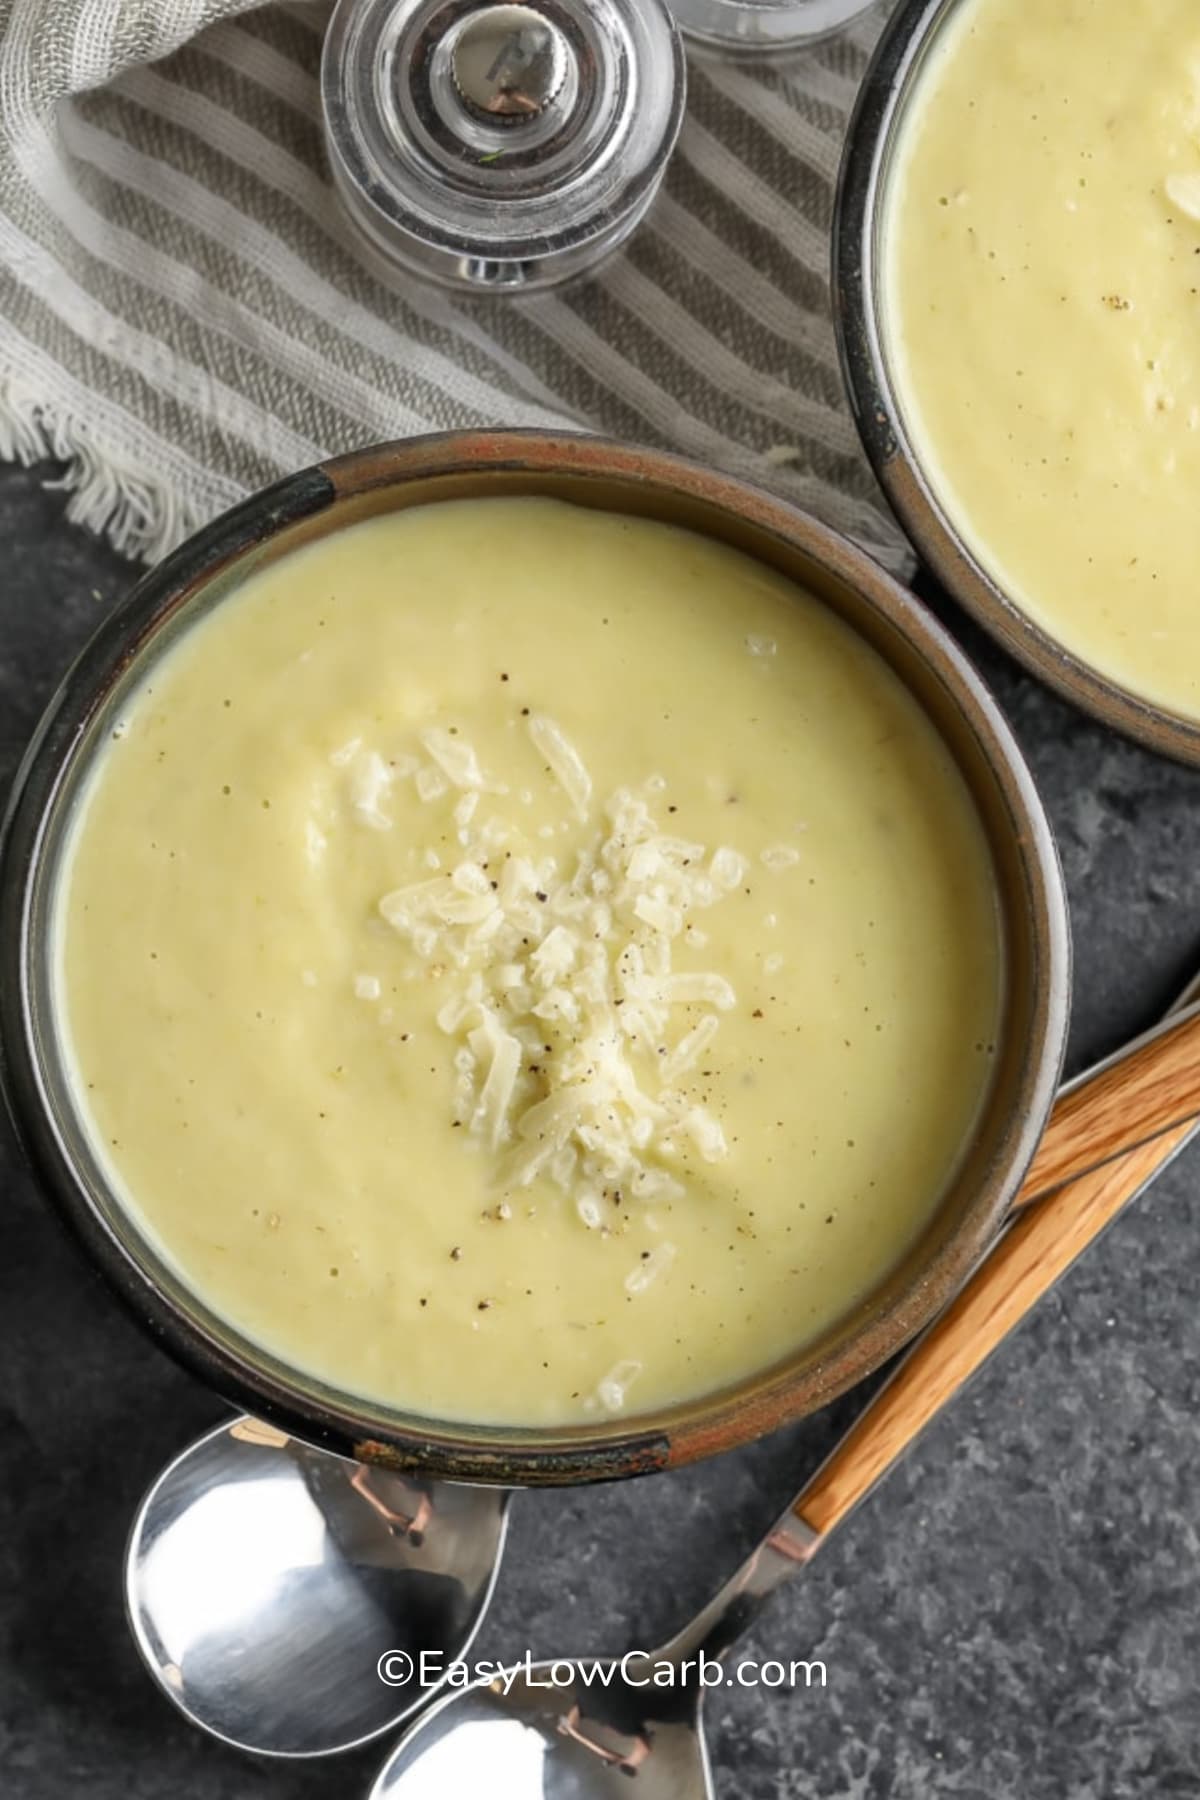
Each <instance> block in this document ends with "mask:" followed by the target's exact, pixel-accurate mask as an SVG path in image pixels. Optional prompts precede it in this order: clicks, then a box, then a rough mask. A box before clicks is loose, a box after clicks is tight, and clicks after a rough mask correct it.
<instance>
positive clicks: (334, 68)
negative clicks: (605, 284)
mask: <svg viewBox="0 0 1200 1800" xmlns="http://www.w3.org/2000/svg"><path fill="white" fill-rule="evenodd" d="M684 84H685V74H684V62H683V53H682V50H681V47H680V41H679V35H678V33H677V31H676V29H675V27H674V24H673V23H672V19H671V16H670V14H669V13H668V11H667V9H666V6H665V5H664V4H663V0H527V3H526V4H522V5H496V4H491V3H489V0H339V5H338V7H337V9H336V11H335V13H334V16H333V20H332V22H331V24H330V28H329V35H328V37H327V39H326V42H325V53H324V59H323V63H322V71H321V87H322V101H323V106H324V113H325V133H326V141H327V144H328V149H329V157H330V162H331V165H332V168H333V174H334V178H335V181H336V182H337V185H338V188H339V190H340V192H341V195H342V198H343V200H344V202H345V204H346V206H347V207H348V209H349V211H350V214H351V216H352V217H353V218H354V220H355V221H356V223H357V224H358V226H359V228H360V229H361V230H362V231H363V233H364V234H365V235H366V237H367V238H368V239H369V240H370V242H371V243H372V244H373V245H374V247H375V249H376V250H377V251H379V252H381V253H382V254H383V255H384V256H385V257H386V258H388V259H389V260H390V261H391V262H393V263H399V264H400V265H402V266H403V267H405V268H407V269H410V270H413V271H415V272H417V273H419V274H424V275H427V276H432V277H434V278H435V279H438V280H441V281H443V282H446V283H449V284H451V285H453V286H455V287H457V288H459V289H462V290H464V291H475V292H486V291H489V290H495V289H497V288H506V289H509V290H516V291H528V290H531V289H535V288H540V287H547V286H549V285H550V284H551V283H554V282H557V281H562V280H565V279H566V278H567V277H568V276H570V275H574V274H577V273H579V272H580V271H582V270H583V269H586V268H588V267H590V266H591V265H592V264H593V263H595V262H597V261H599V260H600V258H601V257H602V256H604V255H605V254H606V253H607V252H608V251H609V250H611V249H613V248H614V247H615V246H616V245H617V244H619V243H620V242H621V240H622V239H623V238H624V237H626V235H627V234H628V233H629V232H630V231H632V229H633V227H634V226H635V225H636V224H637V222H638V220H639V219H640V218H641V217H642V215H643V214H644V212H645V211H646V208H647V207H648V206H649V204H650V201H651V200H652V199H653V197H654V195H655V193H656V191H657V189H658V185H659V183H660V181H661V180H662V176H663V173H664V171H665V169H666V165H667V161H668V159H669V157H670V154H671V151H672V148H673V147H674V143H675V139H676V136H677V135H678V131H679V125H680V121H681V119H682V115H683V102H684Z"/></svg>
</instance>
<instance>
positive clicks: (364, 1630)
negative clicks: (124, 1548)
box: [125, 1418, 509, 1757]
mask: <svg viewBox="0 0 1200 1800" xmlns="http://www.w3.org/2000/svg"><path fill="white" fill-rule="evenodd" d="M508 1500H509V1494H508V1492H507V1490H505V1489H500V1488H481V1487H464V1486H461V1485H459V1484H456V1483H453V1482H441V1481H420V1482H416V1481H410V1480H408V1479H406V1478H405V1477H404V1476H402V1475H393V1474H388V1473H386V1472H384V1471H380V1470H377V1469H368V1468H366V1467H364V1466H363V1465H361V1464H359V1463H354V1462H348V1461H346V1460H344V1459H343V1458H342V1457H340V1456H334V1455H331V1454H330V1453H329V1452H328V1451H323V1450H314V1449H311V1448H310V1447H309V1446H308V1445H306V1444H301V1443H298V1442H297V1441H296V1440H295V1439H294V1438H289V1437H287V1436H285V1435H284V1433H282V1432H279V1431H275V1430H273V1429H272V1428H271V1427H269V1426H265V1425H261V1424H259V1423H258V1422H257V1421H255V1420H253V1419H246V1418H241V1419H235V1420H234V1421H233V1422H232V1423H231V1424H226V1425H220V1426H218V1427H217V1429H216V1430H215V1431H210V1432H209V1433H208V1434H207V1435H206V1436H205V1437H202V1438H200V1439H199V1440H198V1441H197V1442H196V1443H194V1444H192V1445H191V1446H190V1447H189V1448H188V1449H187V1450H185V1451H184V1452H183V1454H182V1456H179V1457H177V1458H176V1460H175V1461H174V1462H173V1463H171V1464H170V1466H169V1467H168V1468H166V1469H164V1470H163V1472H162V1474H161V1475H160V1476H159V1477H158V1480H157V1481H156V1482H155V1483H154V1485H153V1487H152V1488H151V1489H150V1490H149V1492H148V1493H147V1494H146V1496H145V1498H144V1500H143V1501H142V1504H141V1507H140V1509H139V1511H138V1515H137V1518H136V1519H135V1520H134V1524H133V1531H132V1534H131V1536H130V1540H129V1549H128V1552H127V1555H126V1563H125V1599H126V1606H127V1609H128V1613H129V1621H130V1625H131V1627H132V1630H133V1635H134V1639H135V1641H136V1643H137V1647H138V1649H139V1650H140V1651H141V1654H142V1658H143V1660H144V1662H145V1664H146V1666H147V1668H148V1669H149V1671H150V1673H151V1674H152V1675H153V1677H154V1679H155V1680H156V1681H157V1682H158V1685H159V1686H160V1687H161V1689H162V1690H163V1692H164V1693H165V1694H166V1695H167V1696H168V1698H169V1699H171V1700H172V1701H173V1702H174V1703H175V1705H176V1706H178V1707H179V1709H180V1711H181V1712H183V1713H185V1714H186V1715H187V1717H188V1718H189V1719H191V1720H192V1722H193V1723H194V1724H196V1725H199V1726H201V1727H202V1728H203V1729H204V1730H205V1731H207V1732H210V1733H211V1734H212V1736H213V1737H216V1738H220V1739H221V1740H222V1741H223V1742H224V1743H227V1744H232V1745H233V1746H235V1747H236V1748H238V1749H242V1750H251V1751H254V1752H256V1753H257V1754H259V1755H266V1756H290V1757H295V1756H328V1755H332V1754H333V1753H334V1752H336V1751H340V1750H350V1749H353V1748H354V1747H355V1746H357V1745H359V1744H364V1743H367V1742H368V1741H369V1740H370V1739H371V1738H374V1737H378V1736H379V1735H380V1733H382V1732H385V1731H389V1730H393V1729H394V1728H395V1727H396V1726H397V1725H398V1724H400V1723H401V1722H402V1721H403V1720H405V1719H406V1718H407V1717H408V1716H409V1714H410V1713H412V1712H413V1711H415V1709H416V1708H417V1707H418V1706H420V1705H421V1704H422V1703H423V1701H424V1700H425V1699H426V1698H427V1697H428V1690H424V1691H423V1690H422V1689H421V1686H420V1684H419V1683H418V1682H410V1683H409V1684H408V1686H407V1687H398V1686H394V1685H389V1684H388V1681H387V1680H386V1679H385V1678H383V1677H381V1674H380V1673H379V1662H380V1659H381V1658H382V1657H385V1655H387V1654H388V1653H396V1656H395V1657H394V1658H393V1666H394V1664H395V1661H396V1659H397V1658H399V1657H402V1655H403V1653H404V1652H405V1651H406V1649H408V1648H409V1647H411V1650H412V1653H413V1654H414V1655H415V1656H418V1657H419V1655H420V1653H421V1652H422V1651H431V1650H432V1651H437V1652H440V1653H441V1654H442V1656H443V1657H444V1663H443V1666H445V1665H448V1664H449V1663H451V1662H453V1661H455V1660H456V1659H458V1658H461V1657H463V1656H465V1654H466V1652H467V1651H468V1649H469V1648H470V1645H471V1642H472V1640H473V1639H474V1636H475V1633H476V1632H477V1631H478V1629H479V1626H480V1623H481V1621H482V1619H483V1615H484V1613H485V1612H486V1610H487V1606H488V1603H489V1601H490V1600H491V1597H492V1589H493V1587H494V1586H495V1583H496V1574H497V1570H498V1569H499V1566H500V1557H501V1554H502V1552H503V1549H504V1538H505V1534H506V1532H507V1529H508ZM385 1673H386V1672H385Z"/></svg>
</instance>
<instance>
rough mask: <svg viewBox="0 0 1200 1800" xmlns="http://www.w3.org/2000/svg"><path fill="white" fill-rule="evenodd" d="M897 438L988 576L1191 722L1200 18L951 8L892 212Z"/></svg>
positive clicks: (1178, 6)
mask: <svg viewBox="0 0 1200 1800" xmlns="http://www.w3.org/2000/svg"><path fill="white" fill-rule="evenodd" d="M885 244H886V291H887V294H888V296H889V301H890V304H889V318H888V332H889V334H890V339H891V343H890V359H891V361H892V362H893V365H894V371H895V377H896V380H897V383H898V389H899V397H900V400H901V404H902V410H903V412H904V414H905V417H906V420H907V424H908V428H909V430H910V433H911V435H912V436H913V438H914V440H915V442H916V445H917V447H918V450H919V454H920V458H921V461H922V462H923V464H925V465H926V466H927V468H928V470H929V473H930V476H931V479H932V482H933V485H934V487H935V489H936V492H937V494H938V496H939V497H940V499H941V501H942V503H943V505H944V507H945V509H946V510H947V512H948V513H949V515H950V516H951V518H952V519H953V521H954V522H955V524H956V525H957V526H958V527H959V529H960V530H961V531H962V533H963V534H964V536H965V537H966V539H967V541H968V542H969V543H970V545H971V547H972V549H973V551H974V552H975V554H976V556H977V558H978V559H979V561H980V562H981V563H982V564H983V565H984V567H985V568H986V569H987V570H988V571H989V572H990V573H991V574H992V576H993V577H994V578H995V579H996V581H997V582H998V584H999V585H1000V586H1001V587H1002V588H1003V589H1004V590H1005V591H1006V592H1008V593H1009V594H1010V596H1011V597H1012V598H1013V599H1015V600H1016V601H1017V602H1018V603H1019V604H1020V605H1021V606H1023V607H1024V608H1025V609H1026V610H1027V611H1028V612H1029V613H1030V614H1031V616H1032V617H1033V618H1034V619H1035V620H1036V621H1037V622H1038V623H1039V624H1041V625H1042V626H1043V627H1044V628H1045V629H1046V630H1047V631H1049V632H1050V633H1051V634H1052V635H1053V636H1054V637H1056V638H1057V639H1058V640H1060V641H1061V642H1062V643H1063V644H1064V645H1065V646H1066V647H1067V648H1068V649H1070V650H1071V651H1073V652H1074V653H1075V654H1076V655H1078V656H1079V657H1080V658H1081V659H1083V660H1084V661H1086V662H1088V663H1090V664H1092V665H1093V666H1095V667H1096V668H1097V669H1099V670H1101V671H1102V672H1103V673H1105V674H1106V675H1108V676H1109V677H1110V678H1112V679H1113V680H1115V681H1116V682H1118V683H1119V684H1121V685H1123V686H1124V687H1126V688H1128V689H1130V690H1132V691H1134V692H1136V693H1138V694H1140V695H1142V696H1144V697H1145V698H1147V699H1150V700H1152V701H1154V702H1156V703H1158V704H1159V705H1162V706H1164V707H1166V708H1168V709H1171V710H1174V711H1177V712H1180V713H1183V714H1185V715H1190V716H1191V717H1193V718H1195V717H1200V604H1198V603H1197V575H1196V545H1197V518H1198V516H1200V6H1197V4H1196V0H1141V3H1140V4H1138V5H1136V6H1131V5H1130V4H1129V0H1064V3H1062V4H1058V3H1055V4H1049V3H1048V0H966V3H964V4H963V5H961V6H960V7H959V9H958V13H957V14H956V16H955V18H954V19H953V21H952V23H951V25H950V26H949V27H948V28H947V29H946V30H945V31H944V33H943V35H942V40H941V41H940V43H939V44H938V47H937V49H936V51H935V52H934V53H933V55H932V56H931V59H930V65H929V68H928V70H927V72H926V73H925V74H924V75H922V77H921V78H920V82H919V86H918V88H917V91H916V93H915V94H914V96H913V99H912V102H911V105H910V107H909V123H908V124H907V125H906V126H905V127H904V134H903V137H902V141H901V146H900V154H899V158H898V165H897V169H896V173H895V175H894V177H893V181H892V189H891V193H890V198H889V200H888V204H887V210H886V236H885Z"/></svg>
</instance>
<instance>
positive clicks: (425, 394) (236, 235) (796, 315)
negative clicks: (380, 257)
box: [0, 0, 904, 566]
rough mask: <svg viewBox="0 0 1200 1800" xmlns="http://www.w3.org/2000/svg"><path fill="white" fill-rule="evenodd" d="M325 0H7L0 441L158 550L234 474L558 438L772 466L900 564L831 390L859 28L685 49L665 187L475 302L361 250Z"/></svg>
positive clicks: (201, 516) (1, 22)
mask: <svg viewBox="0 0 1200 1800" xmlns="http://www.w3.org/2000/svg"><path fill="white" fill-rule="evenodd" d="M328 15H329V7H328V5H327V4H324V3H314V0H300V3H299V4H295V3H293V4H286V5H269V6H255V5H253V4H251V3H250V0H0V129H2V133H3V141H2V143H0V455H3V456H7V457H10V458H11V457H20V458H22V459H24V460H26V461H32V460H35V459H37V458H39V457H43V456H47V455H51V456H54V457H57V458H59V459H61V461H62V462H63V463H64V464H65V465H66V468H67V474H66V477H65V482H66V485H67V486H69V487H70V488H71V489H72V490H73V493H72V501H71V506H72V512H73V514H74V516H75V517H76V518H77V519H80V520H83V521H84V522H85V523H87V524H88V525H90V526H92V527H94V528H95V529H97V530H103V531H105V532H107V534H108V536H109V537H110V538H111V539H112V541H113V542H114V543H115V544H116V545H117V546H118V547H119V548H120V549H122V550H124V551H126V552H128V553H130V554H135V555H139V556H142V557H147V558H154V557H157V556H159V555H161V554H162V553H163V552H164V551H165V550H166V549H168V548H169V547H170V546H171V545H172V544H174V543H175V542H177V541H178V540H179V539H180V538H181V537H182V536H184V535H185V534H186V533H187V532H189V531H190V530H192V529H194V528H195V527H196V526H197V525H198V524H200V523H202V522H203V521H204V520H206V519H208V518H210V517H212V516H213V515H214V514H215V513H217V512H219V511H221V510H222V509H223V508H224V507H226V506H228V505H230V504H231V503H232V502H233V501H235V500H236V499H238V498H239V496H241V495H242V494H244V493H246V492H247V491H248V490H250V489H252V488H255V487H258V486H260V485H262V484H263V483H265V482H268V481H271V480H273V479H275V478H276V477H277V476H279V475H280V474H283V473H285V472H286V471H289V470H292V469H295V468H298V467H300V466H302V465H304V464H306V463H310V462H313V461H315V460H317V459H319V458H320V457H322V456H324V455H327V454H329V453H331V452H335V451H344V450H349V449H352V448H355V447H357V446H359V445H362V444H366V443H370V442H372V441H375V440H378V439H382V438H390V437H400V436H405V435H408V434H410V433H414V432H419V431H424V430H428V429H443V428H453V427H470V426H479V425H487V426H495V425H500V424H513V425H543V426H545V425H549V426H563V425H570V426H576V427H583V428H587V429H592V430H596V431H601V432H605V433H608V434H610V435H613V436H617V437H621V438H625V439H631V440H635V441H638V442H640V443H645V444H650V445H657V446H665V447H669V448H673V449H677V450H680V451H683V452H685V453H686V454H688V455H690V456H693V457H696V458H698V459H699V460H700V461H702V462H705V463H708V464H710V465H716V466H720V467H723V468H726V469H729V470H733V471H735V472H738V473H741V474H747V475H750V476H751V477H754V478H756V479H758V480H759V481H762V482H765V483H767V484H768V485H770V486H771V487H773V488H775V489H776V490H777V491H778V492H780V493H782V494H784V495H785V496H787V497H788V498H790V499H793V500H795V501H797V502H799V503H800V504H801V505H803V506H805V507H807V508H808V509H809V510H810V511H812V512H814V513H816V514H817V515H818V516H820V517H821V518H823V519H825V520H827V521H828V522H829V523H830V524H833V525H836V526H838V527H839V528H841V529H842V530H844V531H847V532H849V533H850V534H852V535H853V536H855V537H856V538H858V539H859V540H860V541H861V542H863V543H865V544H866V545H867V546H868V547H870V548H871V549H873V550H874V551H875V552H876V554H878V555H880V556H881V557H883V559H884V560H886V561H888V562H889V563H891V564H892V565H893V566H896V565H898V564H899V563H900V562H901V561H902V560H903V554H904V552H903V549H902V546H901V541H900V539H899V535H898V533H897V531H896V528H895V526H894V525H893V524H892V523H891V521H890V519H889V517H888V515H887V512H886V509H885V507H884V505H883V502H882V500H881V498H880V496H879V494H878V491H877V490H876V488H875V486H874V484H873V482H872V478H871V475H870V473H869V471H868V469H867V467H866V464H865V462H864V460H863V457H862V455H861V452H860V450H859V446H858V441H857V438H856V435H855V431H854V427H853V424H852V422H851V419H850V416H849V413H848V410H847V406H846V402H845V399H844V396H843V392H842V386H841V381H840V377H839V372H838V365H837V357H836V353H835V349H834V339H833V332H832V328H831V324H830V316H829V293H828V274H827V268H828V254H829V233H830V222H831V211H832V198H833V184H834V178H835V174H836V170H837V163H838V155H839V149H840V145H841V139H842V136H843V133H844V131H845V126H846V122H847V118H848V114H849V110H850V107H851V104H852V102H853V99H854V94H855V88H856V84H857V82H858V80H859V78H860V76H861V74H862V71H863V68H864V66H865V63H866V59H867V55H868V52H869V49H870V46H871V44H872V42H873V41H874V38H875V36H876V35H877V32H878V28H879V25H878V16H877V15H874V14H873V15H871V16H870V19H869V20H868V21H867V22H863V23H861V24H860V25H859V26H858V27H857V28H856V29H854V30H852V31H851V32H850V33H849V34H848V35H846V36H844V37H841V38H838V39H836V40H834V41H832V42H830V43H826V44H824V45H822V46H820V47H818V48H816V49H814V50H811V51H809V52H807V53H805V54H804V55H803V56H800V57H797V58H796V59H794V60H790V61H789V62H788V63H786V64H776V65H766V66H762V67H751V66H748V65H745V64H740V63H734V62H720V61H714V60H711V59H707V58H706V59H704V60H700V59H695V60H694V61H693V64H692V67H691V86H690V100H689V108H688V117H687V122H686V124H685V127H684V131H683V136H682V140H681V143H680V147H679V150H678V152H677V154H676V157H675V160H674V163H673V166H672V168H671V169H670V171H669V174H668V177H667V181H666V185H665V191H664V192H663V193H662V195H661V196H660V198H659V200H658V201H657V203H656V205H655V208H654V210H653V212H652V214H651V216H650V218H649V220H648V221H647V222H646V223H645V224H644V225H643V227H642V229H641V230H640V231H639V232H638V233H637V234H636V235H635V237H634V238H633V240H632V241H631V243H630V244H629V246H628V247H627V248H626V249H625V250H624V251H623V252H622V253H621V255H620V256H619V258H618V259H617V260H616V261H615V262H613V263H611V264H609V265H608V266H606V267H605V268H604V270H603V271H602V272H601V273H600V274H598V275H597V276H595V277H594V278H592V279H587V280H583V281H581V282H579V283H577V284H575V285H574V286H571V287H569V288H567V289H565V290H563V291H560V292H557V293H553V294H550V295H543V296H539V297H537V298H532V299H526V300H521V301H514V300H511V299H501V298H490V299H487V300H485V301H470V302H463V301H458V300H455V299H451V298H449V297H447V295H445V294H444V293H442V292H440V291H439V290H437V289H435V288H431V287H427V286H425V285H423V284H422V283H420V282H418V281H415V280H411V279H408V278H405V277H402V276H396V277H395V278H394V279H390V278H387V277H381V275H380V274H379V273H378V272H377V271H376V270H375V268H374V267H373V266H372V265H370V264H369V263H368V261H367V260H366V259H365V258H364V256H363V255H362V253H361V251H360V247H359V244H358V242H357V240H356V238H355V235H354V232H353V230H352V229H351V227H350V226H349V224H348V222H347V220H346V218H345V217H344V216H343V213H342V211H341V208H340V205H339V202H338V200H337V197H336V195H335V193H334V191H333V189H332V187H331V184H330V178H329V173H328V170H327V168H326V164H325V159H324V155H323V149H322V141H321V128H320V115H319V105H318V69H319V62H320V54H321V41H322V35H323V32H324V29H325V25H326V23H327V20H328Z"/></svg>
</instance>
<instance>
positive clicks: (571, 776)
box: [529, 713, 592, 822]
mask: <svg viewBox="0 0 1200 1800" xmlns="http://www.w3.org/2000/svg"><path fill="white" fill-rule="evenodd" d="M529 735H530V737H531V738H532V739H533V741H534V744H535V745H536V746H537V748H538V749H539V750H540V751H541V753H542V755H543V756H544V757H545V759H546V761H547V763H549V765H550V769H551V771H552V773H553V774H554V776H555V777H556V778H557V780H558V782H559V785H560V786H561V788H562V790H563V792H564V793H565V794H566V796H567V799H568V800H569V801H570V802H571V805H572V806H573V807H574V809H575V815H576V817H577V818H578V819H579V820H580V821H581V822H582V821H583V820H586V818H587V815H588V805H589V803H590V801H591V798H592V778H591V776H590V775H589V774H588V772H587V769H586V768H585V767H584V763H583V758H582V757H581V756H580V754H579V752H578V750H576V748H575V746H574V744H572V743H571V742H570V741H569V739H568V738H567V737H566V735H565V734H564V732H563V731H562V729H561V728H560V727H559V726H558V725H556V724H555V723H554V720H553V719H548V718H547V717H546V715H545V714H544V713H535V714H534V715H533V717H532V718H531V719H530V721H529Z"/></svg>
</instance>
